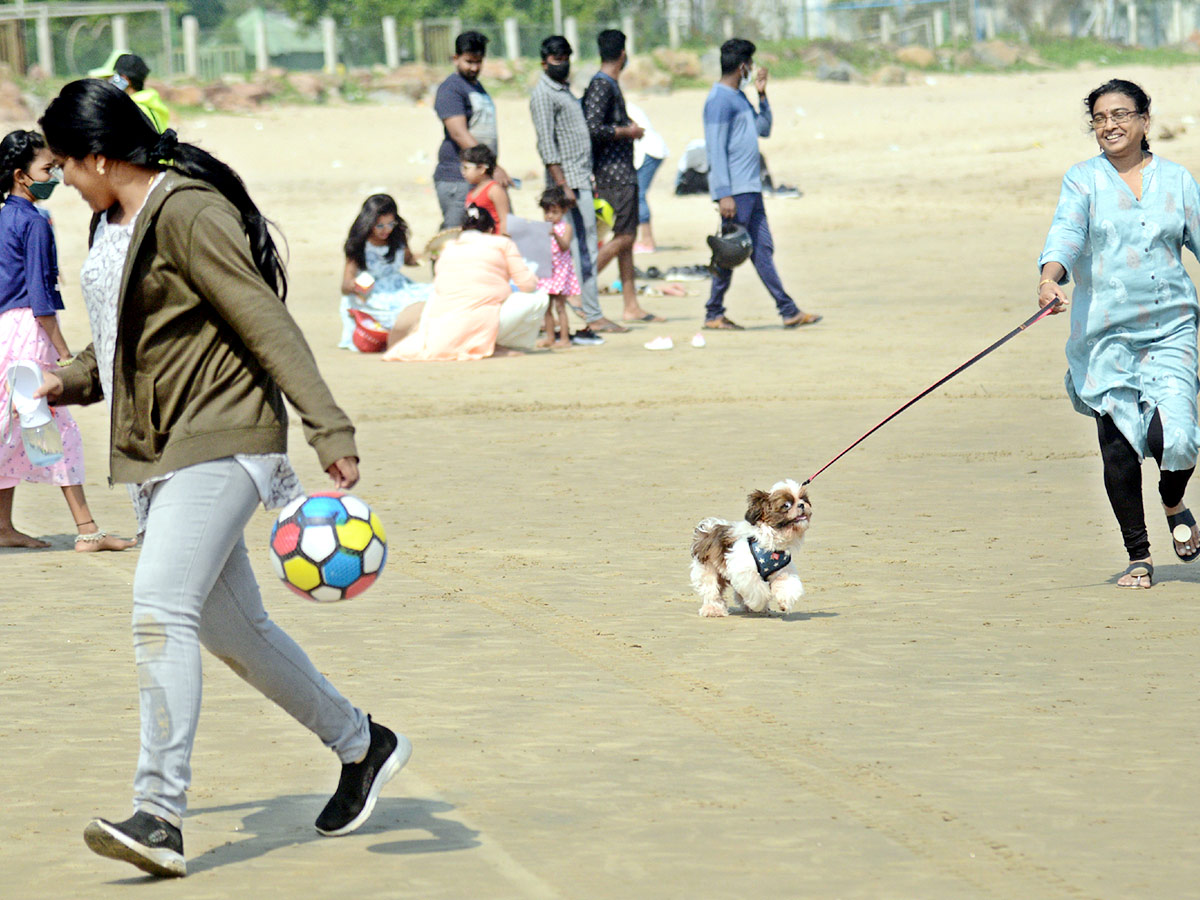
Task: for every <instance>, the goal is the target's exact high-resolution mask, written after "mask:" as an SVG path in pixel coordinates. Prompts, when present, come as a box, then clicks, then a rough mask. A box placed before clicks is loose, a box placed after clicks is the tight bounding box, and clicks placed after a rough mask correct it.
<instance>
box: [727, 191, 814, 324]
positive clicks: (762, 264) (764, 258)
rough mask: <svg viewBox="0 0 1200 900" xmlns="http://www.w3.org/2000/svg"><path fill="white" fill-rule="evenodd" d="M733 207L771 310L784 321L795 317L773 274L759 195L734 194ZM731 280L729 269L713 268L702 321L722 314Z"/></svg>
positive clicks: (771, 249)
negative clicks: (771, 300)
mask: <svg viewBox="0 0 1200 900" xmlns="http://www.w3.org/2000/svg"><path fill="white" fill-rule="evenodd" d="M733 200H734V202H735V203H736V204H737V212H736V213H735V214H734V217H733V219H734V221H735V222H738V223H739V224H741V225H744V226H745V227H746V230H747V231H748V232H750V239H751V240H752V241H754V250H753V251H752V252H751V253H750V262H751V263H753V264H754V269H755V271H756V272H758V277H759V279H760V280H761V281H762V283H763V286H764V287H765V288H766V289H767V291H768V293H770V295H771V296H772V297H774V298H775V307H776V309H778V310H779V315H781V316H782V317H783V318H785V319H787V318H790V317H791V316H794V315H796V313H798V312H800V310H799V309H798V308H797V307H796V304H795V302H794V301H793V300H792V298H791V297H790V296H789V295H788V292H787V291H785V290H784V289H783V282H782V281H780V280H779V273H778V272H777V271H775V242H774V241H773V240H772V239H771V227H770V226H769V225H768V224H767V209H766V207H765V206H763V198H762V194H734V195H733ZM732 281H733V270H732V269H717V271H716V274H715V275H713V279H712V293H711V294H710V295H709V297H708V303H707V304H706V305H705V308H704V319H705V321H707V322H711V321H712V320H713V319H719V318H720V317H721V316H723V315H725V292H726V291H727V290H729V285H730V282H732Z"/></svg>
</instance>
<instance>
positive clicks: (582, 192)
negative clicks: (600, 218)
mask: <svg viewBox="0 0 1200 900" xmlns="http://www.w3.org/2000/svg"><path fill="white" fill-rule="evenodd" d="M573 190H574V191H575V206H574V207H573V208H572V209H571V227H572V228H574V229H575V240H573V241H571V261H572V262H573V263H574V264H575V274H576V276H578V278H579V294H580V298H579V302H580V305H581V306H583V316H584V318H585V319H587V321H588V323H589V324H590V323H592V322H595V321H596V320H597V319H602V318H604V313H603V312H602V311H601V310H600V290H599V287H598V285H597V282H596V275H597V273H596V253H597V248H596V206H595V199H594V196H593V194H592V191H591V189H590V188H574V189H573Z"/></svg>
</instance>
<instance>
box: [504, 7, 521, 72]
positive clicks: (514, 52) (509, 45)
mask: <svg viewBox="0 0 1200 900" xmlns="http://www.w3.org/2000/svg"><path fill="white" fill-rule="evenodd" d="M504 56H505V58H506V59H508V60H510V61H514V60H517V59H520V58H521V30H520V29H519V28H518V27H517V20H516V19H515V18H513V17H512V16H509V17H508V18H507V19H505V20H504Z"/></svg>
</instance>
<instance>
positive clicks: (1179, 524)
mask: <svg viewBox="0 0 1200 900" xmlns="http://www.w3.org/2000/svg"><path fill="white" fill-rule="evenodd" d="M1167 524H1168V525H1170V526H1171V548H1172V549H1173V550H1174V551H1175V555H1176V556H1178V557H1179V558H1180V559H1181V560H1183V561H1184V562H1185V563H1190V562H1195V561H1196V560H1198V559H1200V550H1197V551H1196V552H1195V553H1191V554H1184V553H1180V552H1179V547H1178V545H1179V544H1184V543H1187V541H1189V540H1190V539H1191V537H1192V529H1193V528H1194V527H1195V526H1196V517H1195V516H1193V515H1192V511H1191V510H1190V509H1185V510H1184V511H1183V512H1177V513H1175V515H1173V516H1167ZM1180 535H1183V537H1180Z"/></svg>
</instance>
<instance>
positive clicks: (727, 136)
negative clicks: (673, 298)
mask: <svg viewBox="0 0 1200 900" xmlns="http://www.w3.org/2000/svg"><path fill="white" fill-rule="evenodd" d="M755 49H756V48H755V46H754V44H752V43H751V42H750V41H746V40H742V39H740V38H733V39H731V40H728V41H726V42H725V43H724V44H722V45H721V80H720V81H718V82H717V83H716V84H714V85H713V87H712V90H711V91H710V92H709V94H708V99H707V100H706V101H705V103H704V145H705V151H706V152H707V154H708V190H709V193H710V194H711V195H712V198H713V199H714V200H715V201H717V208H718V210H719V211H720V213H721V218H722V219H733V220H734V221H735V222H737V223H739V224H740V225H744V226H745V227H746V230H747V231H748V232H749V233H750V238H751V240H753V241H754V251H753V252H752V253H751V254H750V261H751V262H753V263H754V268H755V270H756V271H757V272H758V277H759V278H760V279H762V283H763V285H764V286H765V287H766V289H767V290H768V291H769V292H770V294H771V296H772V297H774V298H775V306H776V307H777V308H778V310H779V315H780V316H781V317H782V318H783V327H784V328H796V327H798V326H800V325H811V324H813V323H814V322H819V321H820V320H821V317H820V316H819V315H817V314H816V313H806V312H803V311H802V310H800V309H799V308H798V307H797V306H796V304H795V302H794V301H793V300H792V298H791V297H790V296H789V295H788V293H787V291H785V290H784V289H783V282H782V281H780V279H779V273H778V272H777V271H776V270H775V260H774V250H775V244H774V242H773V241H772V239H771V228H770V226H769V225H768V224H767V210H766V207H765V206H764V205H763V196H762V189H763V186H762V174H761V172H762V168H761V164H760V161H759V152H758V138H759V136H760V135H761V136H762V137H767V136H769V135H770V134H771V106H770V104H769V103H767V70H766V69H764V68H762V67H759V68H758V70H757V72H756V71H755V67H754V51H755ZM751 84H753V85H754V87H755V89H756V90H757V91H758V109H757V110H755V108H754V106H753V105H752V104H751V103H750V101H749V100H747V99H746V95H745V94H743V93H742V91H743V90H744V89H745V88H747V87H749V86H750V85H751ZM732 279H733V271H732V270H731V269H721V268H718V269H717V270H716V274H715V275H714V276H713V280H712V294H711V295H710V296H709V299H708V304H707V306H706V308H705V314H704V327H705V328H721V329H725V330H730V331H740V330H742V326H740V325H738V324H736V323H735V322H733V321H731V320H730V319H729V318H728V317H727V316H726V315H725V292H726V291H727V290H729V284H730V282H731V281H732Z"/></svg>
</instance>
